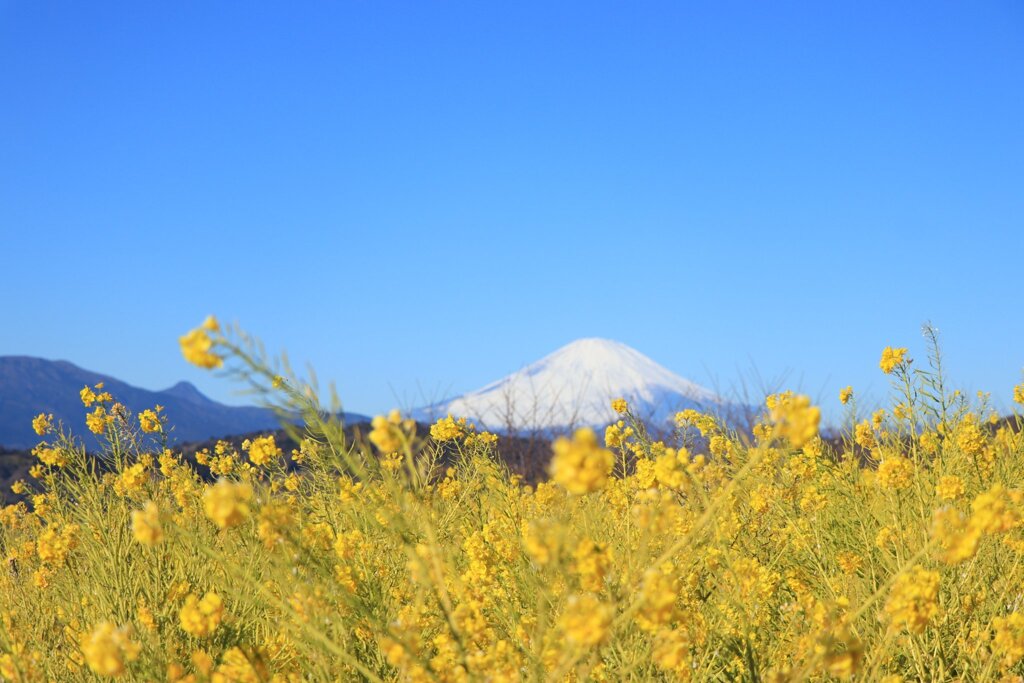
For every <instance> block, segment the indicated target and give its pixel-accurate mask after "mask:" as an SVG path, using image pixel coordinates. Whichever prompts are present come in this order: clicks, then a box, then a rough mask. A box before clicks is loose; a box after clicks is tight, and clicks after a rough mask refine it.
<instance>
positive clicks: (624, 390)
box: [413, 338, 727, 432]
mask: <svg viewBox="0 0 1024 683" xmlns="http://www.w3.org/2000/svg"><path fill="white" fill-rule="evenodd" d="M616 398H625V399H626V400H627V401H629V404H630V407H631V408H632V410H633V411H634V413H635V414H637V415H638V416H639V417H641V418H643V419H644V420H646V421H647V422H648V423H649V424H651V425H663V424H664V423H665V422H667V421H668V420H669V419H670V418H671V416H672V415H674V414H675V413H676V412H677V411H679V410H683V409H685V408H698V409H704V410H710V411H712V412H717V411H719V410H720V409H722V408H725V407H726V406H727V404H726V402H725V401H724V400H723V399H722V398H721V397H720V396H719V395H718V394H716V393H715V392H713V391H711V390H710V389H707V388H705V387H702V386H700V385H698V384H695V383H694V382H691V381H690V380H688V379H685V378H683V377H680V376H679V375H677V374H675V373H673V372H671V371H670V370H668V369H666V368H664V367H662V366H661V365H659V364H658V363H656V362H654V361H653V360H651V359H650V358H648V357H647V356H645V355H643V354H642V353H640V352H639V351H637V350H635V349H632V348H630V347H629V346H626V345H625V344H622V343H620V342H617V341H612V340H610V339H596V338H588V339H578V340H576V341H574V342H571V343H570V344H567V345H566V346H563V347H562V348H560V349H558V350H557V351H555V352H554V353H552V354H550V355H547V356H545V357H544V358H541V359H540V360H538V361H536V362H535V363H531V364H530V365H527V366H526V367H524V368H522V369H521V370H519V371H517V372H514V373H512V374H511V375H508V376H507V377H504V378H502V379H499V380H498V381H496V382H492V383H491V384H488V385H487V386H485V387H482V388H480V389H477V390H476V391H472V392H469V393H468V394H463V395H462V396H457V397H454V398H450V399H447V400H444V401H441V402H439V403H435V404H433V405H430V406H425V407H423V408H420V409H418V410H415V411H413V416H414V417H416V418H417V419H420V420H424V421H430V420H434V419H436V418H439V417H444V416H445V415H452V416H453V417H465V418H467V419H472V420H474V421H476V422H477V424H478V425H480V426H481V427H483V428H486V429H490V430H493V431H502V432H513V431H519V430H544V431H560V430H565V429H571V428H575V427H582V426H593V427H600V426H603V425H607V424H608V423H610V422H614V421H615V420H616V419H618V417H617V415H616V413H615V411H614V410H612V408H611V401H612V400H613V399H616Z"/></svg>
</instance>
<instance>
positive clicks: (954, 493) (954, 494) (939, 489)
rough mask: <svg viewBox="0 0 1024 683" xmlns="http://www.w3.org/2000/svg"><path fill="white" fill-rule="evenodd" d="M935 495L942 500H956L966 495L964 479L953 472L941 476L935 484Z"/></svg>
mask: <svg viewBox="0 0 1024 683" xmlns="http://www.w3.org/2000/svg"><path fill="white" fill-rule="evenodd" d="M935 495H937V496H938V497H939V498H940V499H942V500H956V499H957V498H959V497H960V496H962V495H964V480H963V479H961V478H960V477H958V476H956V475H951V474H950V475H946V476H944V477H940V478H939V483H938V484H936V485H935Z"/></svg>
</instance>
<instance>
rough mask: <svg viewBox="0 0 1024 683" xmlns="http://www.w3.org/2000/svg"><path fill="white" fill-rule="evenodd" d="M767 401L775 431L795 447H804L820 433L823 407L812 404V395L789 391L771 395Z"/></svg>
mask: <svg viewBox="0 0 1024 683" xmlns="http://www.w3.org/2000/svg"><path fill="white" fill-rule="evenodd" d="M765 403H766V404H767V405H768V408H769V410H771V418H772V422H774V423H775V433H776V434H778V435H779V436H781V437H783V438H785V439H787V440H788V441H789V442H790V444H791V445H792V446H793V448H802V447H803V446H804V444H806V443H807V442H809V441H811V440H812V439H814V437H816V436H817V435H818V424H819V423H820V422H821V409H820V408H818V407H817V406H812V405H811V399H810V397H808V396H803V395H796V394H793V392H791V391H787V392H784V393H781V394H775V395H773V396H769V397H768V398H767V399H766V400H765Z"/></svg>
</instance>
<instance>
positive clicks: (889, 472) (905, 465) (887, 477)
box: [878, 455, 914, 491]
mask: <svg viewBox="0 0 1024 683" xmlns="http://www.w3.org/2000/svg"><path fill="white" fill-rule="evenodd" d="M913 477H914V464H913V463H912V462H910V461H909V460H907V459H906V458H904V457H903V456H901V455H892V456H888V457H886V458H885V459H884V460H882V462H881V463H880V464H879V465H878V485H879V486H881V487H882V488H883V489H891V490H893V491H900V490H903V489H905V488H907V487H909V486H910V484H911V482H912V481H913Z"/></svg>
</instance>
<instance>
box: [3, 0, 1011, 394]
mask: <svg viewBox="0 0 1024 683" xmlns="http://www.w3.org/2000/svg"><path fill="white" fill-rule="evenodd" d="M0 65H2V67H0V93H2V96H0V263H2V265H0V291H2V299H0V301H2V303H0V311H2V315H0V354H31V355H38V356H43V357H48V358H64V359H68V360H71V361H73V362H75V363H77V364H79V365H82V366H84V367H86V368H89V369H93V370H97V371H102V372H106V373H109V374H112V375H115V376H117V377H119V378H121V379H124V380H126V381H128V382H131V383H133V384H136V385H140V386H143V387H147V388H154V389H155V388H162V387H165V386H169V385H171V384H173V383H174V382H176V381H178V380H180V379H188V380H191V381H193V382H195V383H196V384H197V385H199V386H200V388H201V389H203V390H204V391H206V392H207V393H209V394H210V395H212V396H214V397H216V398H219V399H222V400H227V401H233V402H237V401H239V400H241V399H239V398H238V397H237V396H234V395H233V393H232V392H233V390H234V388H233V386H232V385H231V384H230V383H228V382H226V381H225V380H222V379H221V380H219V379H217V378H215V377H211V376H209V375H207V374H205V373H203V372H202V371H200V370H197V369H194V368H191V367H189V366H187V365H186V363H185V362H184V360H183V359H182V358H181V356H180V353H179V350H178V347H177V337H178V336H179V335H180V334H181V333H183V332H184V331H186V330H187V329H189V328H190V327H193V326H194V325H196V324H197V323H198V322H200V321H201V320H202V318H203V317H204V316H205V315H206V314H207V313H216V314H217V315H219V316H220V317H221V318H223V319H225V320H228V321H238V322H240V323H242V324H243V325H244V326H245V327H246V328H247V329H249V330H250V331H252V332H253V333H255V334H257V335H259V336H261V337H262V338H263V339H264V340H265V341H266V343H267V345H268V346H269V347H270V348H273V349H279V348H286V349H287V350H288V351H289V353H290V354H291V356H292V358H293V360H295V361H298V362H299V363H302V362H305V361H309V362H311V363H312V364H313V365H314V366H315V367H316V369H317V371H318V374H319V375H320V377H321V378H322V379H334V380H336V381H337V383H338V386H339V388H340V390H341V393H342V397H343V399H345V403H346V407H347V408H349V409H351V410H357V411H363V412H376V411H382V410H385V409H387V408H389V407H391V406H392V405H395V404H398V405H411V404H415V403H417V402H418V400H419V398H420V397H423V396H426V397H427V398H439V397H440V396H441V395H444V394H451V393H461V392H463V391H466V390H470V389H474V388H477V387H478V386H480V385H482V384H484V383H486V382H488V381H490V380H493V379H497V378H498V377H500V376H501V375H504V374H506V373H507V372H509V371H512V370H515V369H517V368H518V367H520V366H521V365H523V364H524V363H526V362H529V361H532V360H535V359H537V358H539V357H540V356H542V355H544V354H546V353H548V352H550V351H552V350H554V349H556V348H558V347H559V346H561V345H563V344H565V343H567V342H569V341H571V340H573V339H575V338H578V337H584V336H600V337H608V338H613V339H617V340H620V341H622V342H625V343H627V344H629V345H631V346H633V347H635V348H637V349H638V350H640V351H641V352H643V353H645V354H647V355H649V356H651V357H652V358H654V359H655V360H657V361H658V362H660V363H662V364H664V365H665V366H667V367H668V368H670V369H672V370H674V371H676V372H678V373H680V374H683V375H685V376H687V377H689V378H691V379H693V380H695V381H698V382H702V383H705V384H713V383H717V384H718V385H719V386H721V387H728V386H731V385H733V384H734V383H735V382H737V381H738V380H739V379H740V378H742V377H746V378H748V379H749V377H750V374H751V371H752V369H753V368H756V369H757V371H758V372H759V373H760V375H761V376H763V377H765V378H777V377H781V376H785V377H787V379H788V382H787V384H788V385H790V386H793V387H794V388H802V389H803V390H804V391H806V392H808V393H811V394H812V395H813V396H816V397H817V396H821V397H823V398H824V399H825V400H826V401H827V402H832V403H834V402H835V401H836V399H835V392H837V391H838V389H839V388H840V387H841V386H845V385H846V384H853V385H854V387H855V388H857V389H859V390H861V391H862V392H863V393H867V394H872V393H873V394H874V395H875V396H877V397H878V398H881V397H882V396H884V394H885V391H886V389H885V387H886V384H885V381H884V378H883V377H882V375H881V374H880V372H879V371H878V357H879V353H880V350H881V348H882V347H883V346H885V345H886V344H893V345H906V346H909V347H910V348H911V352H912V354H916V355H917V356H919V357H923V353H922V351H923V349H922V342H921V336H920V332H919V328H920V325H921V323H922V322H924V321H925V320H931V321H933V322H934V323H935V324H936V325H937V326H938V327H939V328H940V330H941V331H942V334H943V337H944V340H945V349H946V352H947V356H948V363H949V370H950V372H951V373H952V375H953V377H954V379H955V380H957V381H958V382H959V383H960V384H961V385H962V386H963V387H964V388H966V389H971V390H974V389H982V388H984V389H988V390H992V391H993V392H995V394H996V396H997V398H999V399H1000V400H1001V401H1002V403H1003V405H1004V406H1008V404H1009V402H1008V397H1009V395H1010V391H1011V387H1012V386H1013V384H1015V383H1016V382H1019V381H1020V379H1021V369H1022V367H1024V315H1022V312H1021V291H1022V284H1024V280H1022V274H1024V269H1022V262H1024V236H1022V235H1024V4H1022V3H1020V2H1019V1H1018V0H1006V1H1002V2H971V3H964V2H899V3H894V2H891V1H888V0H887V1H885V2H805V3H789V2H771V3H764V2H749V3H738V2H725V1H721V0H713V1H709V2H687V3H679V2H663V3H662V2H645V3H622V2H601V1H596V0H587V2H550V0H548V1H545V2H514V3H482V2H444V3H433V2H421V1H416V2H407V3H393V2H365V1H361V2H341V1H338V2H327V3H325V2H315V3H297V2H291V3H263V2H245V3H211V2H185V1H181V0H178V1H175V2H163V3H158V2H137V1H132V2H127V1H125V2H116V1H111V2H50V1H47V0H20V1H17V2H13V1H10V0H0Z"/></svg>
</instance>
